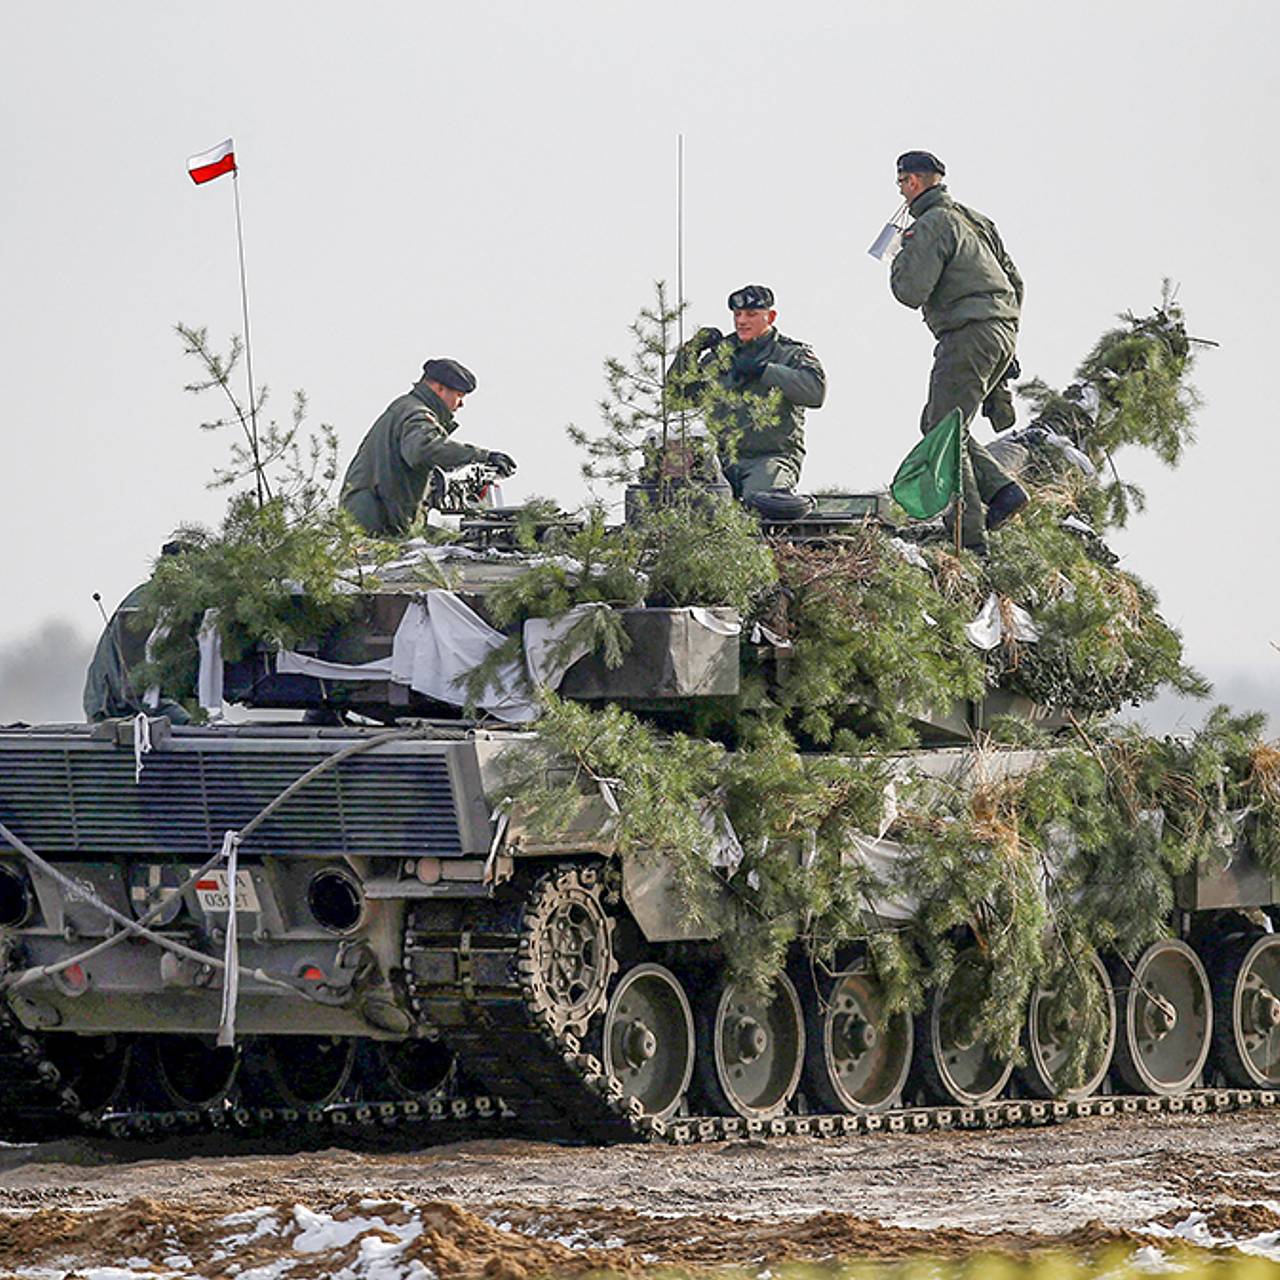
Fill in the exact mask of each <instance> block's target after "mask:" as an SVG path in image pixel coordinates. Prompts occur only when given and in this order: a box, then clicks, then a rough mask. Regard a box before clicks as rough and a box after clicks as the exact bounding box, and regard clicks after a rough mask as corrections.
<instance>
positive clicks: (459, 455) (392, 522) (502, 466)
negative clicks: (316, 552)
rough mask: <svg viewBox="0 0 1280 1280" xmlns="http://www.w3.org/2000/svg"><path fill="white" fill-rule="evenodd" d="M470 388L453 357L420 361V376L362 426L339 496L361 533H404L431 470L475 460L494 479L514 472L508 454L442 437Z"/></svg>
mask: <svg viewBox="0 0 1280 1280" xmlns="http://www.w3.org/2000/svg"><path fill="white" fill-rule="evenodd" d="M475 389H476V379H475V375H474V374H473V373H472V372H471V371H470V370H469V369H467V368H464V367H463V366H462V365H460V364H459V363H458V362H457V361H456V360H428V361H427V362H426V364H424V365H423V366H422V377H421V379H420V380H419V381H417V382H415V383H414V384H413V386H412V387H411V388H410V389H409V390H408V392H407V393H406V394H404V395H402V396H397V397H396V398H395V399H394V400H393V401H392V402H391V403H390V404H389V405H388V406H387V407H386V409H384V410H383V412H382V414H381V416H380V417H379V418H378V420H377V421H376V422H375V423H374V424H373V426H372V427H370V428H369V432H368V434H367V435H366V436H365V438H364V440H363V441H361V444H360V448H359V449H358V450H357V451H356V456H355V457H354V458H352V460H351V465H350V466H349V467H348V468H347V474H346V478H345V479H344V480H343V482H342V499H341V501H342V505H343V506H344V507H345V508H346V509H347V510H348V511H349V512H350V513H351V514H352V515H353V516H354V517H355V518H356V520H357V521H358V523H359V524H360V525H361V527H362V528H363V529H364V530H365V531H366V532H367V533H372V534H377V535H379V536H383V537H386V536H397V535H402V534H404V533H406V532H407V531H408V529H409V526H410V525H412V524H413V522H414V519H415V518H416V516H417V514H418V508H419V506H420V505H421V503H422V495H423V494H424V493H425V492H426V488H427V482H428V481H429V480H430V478H431V473H432V471H433V470H434V469H435V468H437V467H438V468H440V469H442V470H444V471H453V470H455V469H456V468H458V467H465V466H466V465H468V464H469V463H473V462H483V463H484V464H485V465H487V466H490V467H492V468H493V469H494V470H495V471H496V472H497V473H498V475H499V477H500V478H505V477H507V476H509V475H513V474H514V473H515V469H516V464H515V460H514V459H513V458H511V457H510V456H509V455H508V454H505V453H500V452H499V451H498V450H496V449H481V448H480V447H479V446H478V445H474V444H462V443H460V442H459V441H455V440H450V439H449V437H450V436H451V435H452V434H453V432H454V430H455V428H456V427H457V423H456V422H455V421H454V418H453V415H454V414H455V413H457V411H458V410H459V409H460V408H461V407H462V401H463V399H464V398H465V397H466V396H468V395H470V394H471V392H473V391H474V390H475Z"/></svg>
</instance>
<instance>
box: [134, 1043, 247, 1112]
mask: <svg viewBox="0 0 1280 1280" xmlns="http://www.w3.org/2000/svg"><path fill="white" fill-rule="evenodd" d="M134 1066H135V1068H136V1069H138V1070H139V1071H140V1075H139V1077H138V1078H139V1080H140V1081H141V1085H142V1091H143V1095H144V1097H145V1099H146V1101H147V1102H148V1103H150V1104H151V1105H153V1106H156V1107H162V1108H165V1109H169V1110H177V1111H209V1110H212V1109H213V1108H214V1107H218V1106H221V1105H222V1102H223V1100H224V1099H225V1098H226V1096H227V1094H228V1093H230V1092H231V1086H232V1085H233V1084H234V1083H235V1079H236V1073H237V1071H238V1070H239V1068H240V1054H239V1052H238V1051H237V1050H236V1049H233V1048H219V1047H217V1046H216V1045H214V1044H211V1043H210V1042H209V1041H207V1040H205V1039H202V1038H201V1037H200V1036H177V1035H174V1036H151V1037H149V1038H148V1040H147V1041H146V1043H145V1045H143V1046H141V1052H140V1053H138V1054H136V1055H135V1057H134Z"/></svg>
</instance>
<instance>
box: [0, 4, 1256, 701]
mask: <svg viewBox="0 0 1280 1280" xmlns="http://www.w3.org/2000/svg"><path fill="white" fill-rule="evenodd" d="M6 17H7V21H6V23H5V39H4V41H3V46H2V47H0V166H2V172H3V182H4V188H3V190H4V198H3V203H2V205H0V269H2V270H0V280H2V281H3V293H2V294H0V298H2V302H0V359H2V360H3V376H2V377H0V406H2V411H3V418H4V425H5V431H6V438H7V452H6V457H7V463H8V465H7V467H6V469H5V475H6V480H5V484H4V500H3V502H0V536H2V537H3V544H4V546H5V547H6V549H7V555H6V556H5V560H4V569H3V571H2V575H0V582H2V583H3V588H4V593H3V594H4V599H5V601H6V605H7V607H6V608H5V610H4V611H3V614H2V615H0V720H3V719H9V718H13V717H14V716H17V715H25V716H38V715H75V714H78V698H79V679H80V671H79V670H78V669H76V667H75V661H76V660H77V659H75V655H76V654H77V653H78V652H80V650H77V647H76V646H77V643H80V644H81V645H83V644H84V643H85V642H87V641H88V640H89V639H90V637H92V636H96V633H97V630H98V625H99V624H98V621H97V617H96V611H95V609H94V606H93V604H92V601H91V594H92V592H94V591H95V590H97V591H100V592H101V593H102V595H103V597H104V600H105V601H106V602H107V604H108V607H111V606H112V605H113V604H114V603H115V602H116V601H117V600H118V599H119V598H120V597H121V596H123V595H124V594H125V593H126V592H127V591H128V590H129V589H130V588H131V587H133V586H134V585H135V584H136V583H137V582H139V581H141V580H142V579H143V578H144V577H145V576H146V575H147V573H148V570H149V564H150V561H151V558H152V557H153V556H154V555H155V554H156V553H157V551H158V549H159V546H160V544H161V543H162V542H163V541H164V540H165V538H166V537H167V536H168V534H169V532H170V531H171V530H172V529H173V528H174V527H175V526H176V525H177V524H179V523H180V522H182V521H191V520H199V521H204V522H207V523H215V522H216V521H217V519H218V518H219V515H220V513H221V510H222V507H223V503H224V499H225V495H224V494H220V493H211V492H209V491H208V490H207V489H206V488H205V483H206V481H207V479H208V478H209V476H210V474H211V471H212V469H213V467H214V466H215V465H217V464H218V463H220V462H221V461H222V460H223V459H224V457H225V442H224V441H222V440H220V439H218V438H216V437H211V436H208V435H204V434H202V433H201V432H199V430H198V429H197V424H198V423H199V422H200V421H201V419H202V418H203V417H206V416H208V415H209V414H210V413H211V412H213V411H215V409H214V405H213V402H212V401H209V402H208V403H204V402H202V401H200V400H197V399H195V398H193V397H191V396H189V395H185V394H184V393H183V391H182V386H183V384H184V382H185V381H187V380H188V379H189V378H190V377H191V376H193V374H194V372H195V371H194V368H193V367H192V366H190V365H189V363H187V362H186V361H184V358H183V356H182V354H181V350H180V346H179V344H178V342H177V339H176V338H175V336H174V334H173V332H172V326H173V324H174V322H176V321H179V320H181V321H185V322H187V323H192V324H206V325H208V326H209V328H210V331H211V334H212V335H213V336H214V337H215V339H216V340H217V341H218V342H219V343H220V344H221V345H225V343H226V341H227V339H228V338H229V336H230V335H231V334H232V333H233V332H239V331H240V330H241V328H242V323H241V318H240V301H239V293H238V285H237V276H236V257H235V224H234V213H233V204H232V200H233V190H232V180H231V179H230V178H221V179H218V180H217V181H216V182H213V183H210V184H208V185H206V186H203V187H199V188H197V187H195V186H193V185H192V183H191V182H190V180H189V179H188V177H187V176H186V164H185V162H186V158H187V157H188V156H189V155H192V154H195V153H196V152H199V151H202V150H204V149H206V148H208V147H210V146H213V145H214V144H216V143H217V142H219V141H221V140H222V139H223V138H225V137H227V136H232V137H233V138H234V139H235V144H236V154H237V157H238V159H239V162H240V166H241V173H240V194H241V199H242V203H243V211H244V219H245V239H246V251H247V258H248V274H249V296H250V304H251V308H252V311H251V323H252V326H253V333H252V336H253V352H254V362H255V374H256V375H257V378H258V381H259V382H260V383H261V382H266V383H269V384H270V386H271V388H272V391H273V400H272V407H274V408H275V409H276V410H277V411H278V412H279V413H280V414H281V415H287V413H288V409H289V396H290V392H291V391H292V389H293V388H294V387H304V388H305V389H306V390H307V392H308V393H309V396H310V400H311V408H312V415H313V418H314V419H315V420H316V421H321V420H323V421H327V422H332V423H333V424H334V425H335V426H336V427H337V429H338V431H339V433H340V437H341V440H342V463H343V465H344V466H345V464H346V462H347V461H348V460H349V458H350V456H351V454H352V453H353V452H354V449H355V447H356V445H357V444H358V443H359V440H360V438H361V436H362V434H363V433H364V431H365V430H366V428H367V427H368V426H369V424H370V423H371V421H372V420H373V418H374V417H375V416H376V414H377V413H378V412H379V411H380V410H381V409H382V407H383V406H384V405H385V403H386V402H387V401H388V400H390V399H391V398H392V396H394V395H396V394H398V393H399V392H401V391H402V390H403V389H404V388H405V387H407V385H408V384H409V383H410V382H411V381H412V380H413V378H414V377H415V376H416V374H417V372H418V369H419V367H420V365H421V362H422V361H423V359H425V358H426V357H427V356H431V355H452V356H455V357H456V358H458V359H460V360H462V361H463V362H464V363H466V364H467V365H469V366H470V367H471V368H473V369H474V370H475V371H476V373H477V374H478V376H479V380H480V387H479V390H478V392H477V393H476V394H475V396H474V397H472V398H470V399H469V400H468V403H467V405H466V406H465V408H464V409H463V411H462V414H461V422H462V426H461V428H460V430H459V433H458V434H459V438H462V439H467V440H470V441H472V442H474V443H480V444H483V445H486V446H488V447H492V448H501V449H504V450H506V451H507V452H509V453H511V454H513V455H514V456H515V457H516V458H517V460H518V461H519V462H520V464H521V465H520V471H519V473H518V475H517V476H516V477H515V478H514V479H513V480H512V481H510V482H509V483H508V484H507V486H506V490H505V491H506V496H507V499H508V500H519V499H521V498H522V497H525V496H528V495H530V494H535V493H536V494H548V495H554V496H556V497H558V498H560V500H561V501H562V503H564V504H566V505H569V504H573V503H575V502H577V501H579V500H580V499H581V498H582V497H583V496H584V493H585V490H584V488H583V485H582V482H581V481H580V480H579V478H578V463H579V459H578V458H577V456H576V455H575V454H574V452H573V450H572V449H571V447H570V446H569V445H568V444H567V442H566V441H565V438H564V425H565V424H566V423H567V422H571V421H572V422H577V423H579V424H582V425H594V423H595V422H596V420H597V414H596V409H595V403H596V400H597V399H598V397H599V395H600V393H601V390H602V379H601V362H602V360H603V359H604V357H605V356H606V355H608V354H611V353H612V354H623V353H625V352H626V350H627V348H628V335H627V325H628V324H629V322H630V321H631V319H632V318H633V317H634V315H635V313H636V311H637V310H638V308H639V307H640V306H641V305H643V304H645V303H646V302H647V301H648V299H649V297H650V292H651V286H652V281H653V280H654V279H656V278H659V277H665V278H667V279H668V280H674V276H675V225H676V217H675V177H676V136H677V134H678V133H681V132H683V134H684V135H685V156H686V167H685V190H686V202H685V262H686V272H685V286H686V288H685V291H686V295H687V296H688V298H689V300H690V303H691V315H690V320H691V323H692V324H698V323H715V324H720V325H723V324H724V322H725V320H726V319H727V312H726V311H725V303H724V300H725V296H726V294H727V293H728V292H729V290H730V289H732V288H734V287H736V286H738V285H741V284H743V283H745V282H747V281H763V282H765V283H768V284H770V285H772V286H773V288H774V289H775V291H776V292H777V294H778V299H779V310H780V318H779V327H780V328H781V329H782V330H783V332H785V333H789V334H791V335H793V336H795V337H799V338H802V339H804V340H806V341H808V342H810V343H812V344H813V346H814V347H815V349H816V350H817V352H818V354H819V356H820V357H821V359H822V360H823V363H824V364H825V366H826V369H827V372H828V376H829V379H830V394H829V397H828V400H827V403H826V405H825V407H824V408H823V409H822V410H820V411H818V412H816V413H813V414H811V416H810V419H809V432H808V438H809V457H808V462H807V465H806V471H805V477H804V479H805V482H806V483H808V484H809V485H812V486H814V487H817V486H819V485H831V484H835V483H847V484H848V485H850V486H853V487H865V486H872V485H882V484H884V483H886V482H887V481H888V479H889V478H890V477H891V476H892V474H893V471H894V468H895V466H896V464H897V462H898V461H899V460H900V459H901V457H902V455H903V454H905V452H906V451H907V450H908V449H909V448H910V446H911V445H912V443H914V441H915V439H916V428H915V422H916V418H917V415H918V412H919V406H920V403H921V399H922V396H923V392H924V387H925V381H926V375H927V371H928V366H929V354H930V350H931V343H930V339H929V336H928V333H927V331H926V330H925V328H924V326H923V325H922V324H921V322H920V320H919V318H918V316H917V315H916V314H915V313H912V312H908V311H907V310H905V309H904V308H902V307H900V306H898V305H897V304H896V303H895V302H894V301H893V300H892V298H891V297H890V295H889V292H888V288H887V282H886V279H885V274H886V273H885V268H884V267H882V266H881V265H880V264H878V263H875V262H873V261H872V260H871V259H870V258H868V257H867V256H866V247H867V245H868V244H869V243H870V241H871V240H872V238H873V237H874V235H875V234H876V232H877V231H878V230H879V228H880V227H881V225H882V224H883V223H884V222H885V220H886V219H887V218H888V216H889V215H890V214H891V213H892V212H893V210H894V208H895V205H896V192H895V188H894V183H893V178H894V174H893V159H894V157H895V156H896V155H897V154H898V152H900V151H902V150H904V149H907V148H911V147H924V148H928V149H930V150H932V151H934V152H936V153H937V154H938V155H940V156H942V158H943V159H944V160H945V161H946V163H947V165H948V169H949V174H948V182H949V185H950V187H951V189H952V191H953V192H954V193H955V194H956V195H957V197H958V198H960V199H962V200H964V201H966V202H967V203H971V204H973V205H974V206H976V207H977V208H979V209H981V210H983V211H984V212H986V213H988V214H990V215H991V216H992V217H994V218H995V219H996V221H997V222H998V223H999V226H1000V229H1001V232H1002V234H1003V236H1004V239H1005V242H1006V244H1007V245H1008V247H1009V249H1010V251H1011V253H1012V254H1013V256H1014V258H1015V259H1016V261H1017V262H1018V264H1019V266H1020V268H1021V270H1022V273H1023V275H1024V277H1025V278H1026V281H1027V301H1026V308H1025V312H1024V316H1023V323H1022V339H1021V344H1020V354H1021V359H1022V365H1023V369H1024V370H1025V371H1026V372H1027V373H1028V374H1033V373H1034V374H1039V375H1041V376H1043V377H1044V378H1046V379H1047V380H1049V381H1050V382H1052V383H1054V384H1055V385H1061V384H1063V383H1064V382H1066V381H1067V380H1068V379H1069V377H1070V374H1071V371H1072V369H1073V367H1074V366H1075V364H1076V363H1077V361H1078V360H1079V359H1080V357H1081V356H1082V355H1083V354H1084V353H1085V351H1086V350H1087V349H1088V347H1089V346H1090V345H1091V344H1092V342H1093V341H1094V339H1095V338H1096V337H1097V336H1098V334H1099V333H1100V332H1101V331H1102V330H1103V329H1104V328H1105V327H1106V326H1107V325H1108V324H1109V323H1110V322H1111V320H1112V318H1113V316H1114V315H1115V313H1117V312H1119V311H1122V310H1125V309H1133V310H1137V311H1145V310H1147V309H1148V308H1149V307H1150V306H1151V305H1152V304H1154V303H1155V302H1156V300H1157V299H1158V297H1159V290H1160V281H1161V278H1162V276H1165V275H1168V276H1171V277H1172V278H1173V279H1174V280H1175V281H1176V282H1178V284H1179V286H1180V292H1179V297H1180V299H1181V301H1182V303H1183V304H1184V306H1185V307H1186V310H1187V315H1188V319H1189V323H1190V326H1191V329H1192V331H1193V332H1194V333H1197V334H1201V335H1204V336H1206V337H1210V338H1213V339H1216V340H1217V341H1218V342H1220V343H1221V346H1220V348H1218V349H1217V350H1213V351H1209V352H1206V353H1204V354H1202V355H1201V357H1200V359H1199V364H1198V369H1197V372H1196V376H1195V382H1196V384H1197V385H1198V386H1199V388H1200V390H1201V392H1202V393H1203V395H1204V398H1205V402H1206V403H1205V407H1204V409H1203V411H1202V414H1201V416H1200V440H1199V443H1198V445H1197V446H1196V447H1195V448H1194V449H1193V450H1192V452H1191V453H1190V455H1189V456H1188V458H1187V460H1186V462H1185V463H1184V465H1183V466H1182V468H1181V469H1180V470H1179V471H1177V472H1169V471H1167V470H1165V469H1163V468H1162V467H1160V466H1159V464H1156V463H1154V462H1150V461H1148V460H1146V459H1143V458H1138V457H1126V456H1124V455H1121V456H1120V457H1119V458H1118V459H1117V464H1118V466H1119V468H1120V470H1121V473H1122V474H1123V475H1124V476H1125V477H1126V478H1128V479H1133V480H1135V481H1137V482H1139V483H1141V484H1143V485H1145V487H1146V488H1147V491H1148V496H1149V500H1150V509H1149V511H1148V512H1147V513H1146V514H1145V515H1143V516H1141V517H1138V518H1137V519H1136V520H1135V521H1134V522H1133V524H1132V527H1131V529H1130V530H1129V531H1126V532H1125V533H1124V534H1123V535H1122V536H1120V537H1119V538H1118V539H1117V540H1116V543H1115V545H1116V549H1117V550H1118V551H1119V552H1121V553H1122V554H1123V556H1124V557H1125V564H1126V566H1127V567H1128V568H1130V569H1132V570H1133V571H1134V572H1137V573H1138V574H1140V575H1141V576H1143V577H1144V578H1146V579H1147V580H1149V581H1150V582H1152V583H1153V584H1155V586H1156V587H1157V589H1158V591H1159V593H1160V596H1161V599H1162V601H1163V604H1164V609H1165V613H1166V615H1167V616H1168V617H1169V619H1170V620H1171V621H1172V622H1173V623H1174V624H1175V625H1177V626H1179V627H1180V628H1181V629H1182V631H1183V633H1184V635H1185V637H1186V641H1187V647H1188V653H1189V656H1190V659H1191V660H1192V661H1193V663H1195V664H1196V665H1198V666H1199V667H1200V668H1201V669H1202V670H1203V671H1204V672H1205V673H1206V674H1208V675H1209V676H1210V677H1211V678H1214V679H1216V680H1217V681H1218V682H1219V685H1220V689H1219V692H1220V694H1221V695H1223V696H1225V697H1228V698H1230V699H1232V700H1235V701H1239V702H1241V703H1242V705H1254V706H1263V707H1264V708H1267V709H1271V710H1272V711H1273V712H1274V713H1276V714H1278V715H1280V653H1278V652H1277V651H1276V649H1275V648H1274V647H1273V646H1272V641H1277V642H1280V593H1278V592H1277V591H1276V590H1275V567H1274V566H1275V561H1276V557H1277V550H1278V546H1277V537H1276V533H1275V526H1274V511H1275V509H1276V505H1277V502H1276V498H1275V476H1276V469H1277V461H1278V459H1280V448H1278V447H1277V442H1276V428H1277V423H1276V421H1275V418H1276V413H1275V409H1274V407H1273V397H1272V395H1271V376H1272V372H1273V368H1274V365H1275V359H1276V357H1275V341H1276V332H1275V306H1276V302H1275V300H1276V298H1277V296H1280V236H1277V234H1276V232H1275V230H1274V228H1273V227H1272V226H1271V217H1270V211H1271V210H1272V209H1274V208H1275V207H1276V197H1277V195H1278V194H1280V192H1278V190H1277V187H1278V185H1280V178H1278V177H1277V175H1278V174H1280V168H1278V167H1277V166H1276V165H1275V164H1274V163H1273V161H1272V158H1271V154H1270V149H1271V146H1272V141H1271V140H1272V138H1273V137H1274V134H1275V132H1276V124H1277V121H1278V116H1280V113H1278V111H1277V106H1278V105H1280V81H1278V78H1277V76H1276V73H1275V64H1274V56H1275V55H1274V51H1275V48H1276V46H1277V36H1278V35H1280V6H1277V5H1275V4H1272V3H1264V2H1261V0H1259V2H1255V3H1246V2H1244V0H1219V2H1218V3H1216V4H1215V5H1213V6H1208V5H1205V4H1203V3H1199V2H1197V3H1189V2H1188V3H1184V2H1182V0H1165V2H1163V3H1148V2H1146V0H1125V2H1124V3H1115V0H1111V2H1109V3H1060V4H1054V5H1032V4H1022V3H997V2H994V0H973V2H971V3H969V4H966V5H956V4H953V3H934V2H932V0H920V2H918V3H915V4H912V5H910V6H899V5H887V4H875V5H872V4H861V3H808V4H796V5H792V6H781V5H778V4H776V3H775V4H763V3H757V2H756V0H741V2H739V3H735V4H724V3H717V2H706V0H704V2H703V3H700V4H697V5H692V4H688V5H686V4H675V3H667V2H666V0H658V2H655V3H647V4H643V5H641V4H621V3H603V2H601V0H595V2H594V3H576V2H568V0H545V2H544V3H541V4H537V5H523V4H516V3H499V2H496V0H469V2H468V3H466V4H449V5H445V4H438V3H395V2H391V0H387V2H384V3H377V2H373V3H365V4H363V5H360V6H358V7H357V6H354V5H348V4H335V3H318V2H316V0H308V2H307V3H293V2H286V0H272V2H271V3H261V2H260V3H256V4H247V3H218V4H208V5H203V6H196V5H192V4H173V3H164V4H162V3H159V2H156V3H139V2H137V0H113V3H112V4H110V5H104V4H100V3H88V2H80V3H57V4H48V5H40V6H37V5H17V4H14V5H11V6H9V7H7V10H6ZM979 431H980V434H983V435H985V426H984V427H982V428H980V429H979ZM51 637H52V638H51ZM77 637H83V639H82V640H81V641H79V642H78V641H77ZM64 669H68V670H70V674H69V675H66V676H60V675H59V674H58V673H59V672H62V671H63V670H64ZM45 686H48V689H49V690H50V692H49V693H48V694H47V695H46V694H44V693H40V694H39V696H37V690H39V689H41V688H44V687H45ZM1162 714H1163V716H1164V719H1165V720H1167V721H1171V720H1172V719H1173V718H1176V714H1177V713H1176V712H1172V711H1168V710H1167V709H1166V711H1165V712H1163V713H1162ZM1197 716H1198V713H1195V714H1193V715H1192V717H1191V718H1192V719H1194V718H1197ZM1274 723H1275V721H1274V720H1273V724H1274Z"/></svg>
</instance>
